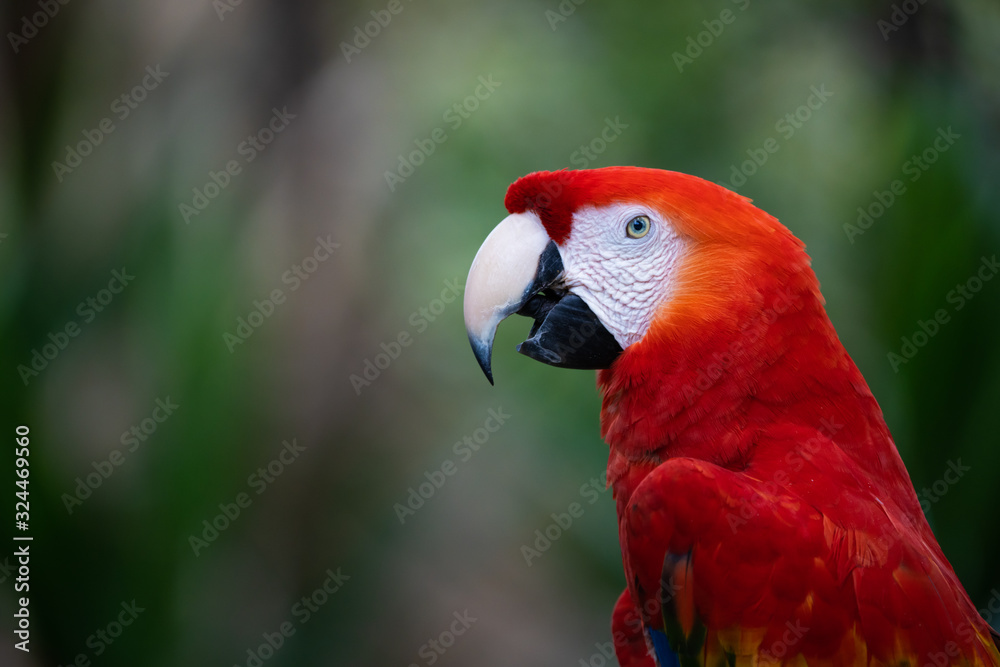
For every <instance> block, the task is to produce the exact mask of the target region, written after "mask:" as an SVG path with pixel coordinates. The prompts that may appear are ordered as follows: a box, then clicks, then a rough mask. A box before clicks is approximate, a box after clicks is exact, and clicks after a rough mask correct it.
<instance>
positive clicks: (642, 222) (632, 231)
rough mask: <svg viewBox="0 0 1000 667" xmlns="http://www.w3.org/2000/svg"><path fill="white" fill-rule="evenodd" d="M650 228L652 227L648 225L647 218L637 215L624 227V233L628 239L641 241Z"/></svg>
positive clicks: (650, 224)
mask: <svg viewBox="0 0 1000 667" xmlns="http://www.w3.org/2000/svg"><path fill="white" fill-rule="evenodd" d="M650 227H652V223H650V221H649V217H648V216H645V215H637V216H635V217H634V218H632V219H631V220H629V221H628V224H627V225H625V233H626V234H628V235H629V238H633V239H641V238H642V237H643V236H645V235H646V234H648V233H649V228H650Z"/></svg>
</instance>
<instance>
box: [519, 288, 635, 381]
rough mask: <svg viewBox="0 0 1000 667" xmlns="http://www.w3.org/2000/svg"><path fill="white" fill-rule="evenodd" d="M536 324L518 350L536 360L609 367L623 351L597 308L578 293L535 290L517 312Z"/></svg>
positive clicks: (578, 366)
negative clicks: (592, 306)
mask: <svg viewBox="0 0 1000 667" xmlns="http://www.w3.org/2000/svg"><path fill="white" fill-rule="evenodd" d="M517 314H518V315H524V316H526V317H531V318H533V319H534V320H535V324H534V325H533V326H532V327H531V333H530V334H528V339H527V340H526V341H524V342H523V343H521V344H520V345H518V346H517V351H518V352H520V353H521V354H523V355H526V356H528V357H531V358H532V359H534V360H536V361H541V362H542V363H546V364H549V365H551V366H558V367H560V368H576V369H584V370H594V369H599V368H609V367H610V366H611V364H612V363H613V362H614V360H615V359H617V358H618V355H620V354H621V353H622V348H621V345H619V344H618V341H617V340H615V337H614V336H612V335H611V333H610V332H609V331H608V330H607V329H606V328H605V327H604V325H603V324H601V321H600V320H599V319H597V316H596V315H594V312H593V311H592V310H591V309H590V308H589V307H588V306H587V304H586V303H584V301H583V299H581V298H580V297H578V296H577V295H575V294H570V293H569V292H564V293H562V294H559V293H557V292H551V291H550V292H546V293H543V294H535V295H534V296H532V297H531V298H530V299H528V301H527V302H526V303H525V304H524V306H523V307H522V308H521V310H519V311H518V312H517Z"/></svg>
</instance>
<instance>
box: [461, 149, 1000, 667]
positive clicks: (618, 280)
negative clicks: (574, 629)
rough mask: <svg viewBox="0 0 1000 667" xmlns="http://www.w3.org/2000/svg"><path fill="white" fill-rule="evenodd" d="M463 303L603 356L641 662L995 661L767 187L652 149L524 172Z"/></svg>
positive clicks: (564, 355)
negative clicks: (758, 197)
mask: <svg viewBox="0 0 1000 667" xmlns="http://www.w3.org/2000/svg"><path fill="white" fill-rule="evenodd" d="M505 204H506V207H507V210H508V212H509V213H510V215H509V216H508V217H507V218H505V219H504V220H503V221H502V222H501V223H500V224H499V225H498V226H497V227H496V228H495V229H494V230H493V232H492V233H490V235H489V236H488V237H487V239H486V240H485V242H484V243H483V246H482V247H481V248H480V250H479V252H478V254H477V255H476V258H475V260H474V261H473V263H472V268H471V269H470V272H469V278H468V281H467V283H466V292H465V321H466V328H467V330H468V334H469V340H470V342H471V344H472V348H473V351H474V352H475V355H476V357H477V359H478V361H479V363H480V366H481V367H482V369H483V371H484V372H485V373H486V376H487V377H488V378H489V380H490V382H491V383H492V382H493V376H492V370H491V354H492V346H493V337H494V334H495V332H496V329H497V326H498V325H499V324H500V322H501V321H502V320H503V319H505V318H506V317H508V316H509V315H511V314H515V313H517V314H520V315H525V316H527V317H530V318H532V319H533V320H534V325H533V326H532V328H531V332H530V334H529V336H528V339H527V340H525V341H524V342H523V343H521V344H520V345H519V346H518V350H519V351H520V352H522V353H523V354H526V355H527V356H529V357H531V358H533V359H536V360H538V361H542V362H544V363H547V364H551V365H553V366H560V367H564V368H582V369H596V370H598V374H597V384H598V388H599V389H600V391H601V393H602V395H603V404H602V409H601V434H602V436H603V438H604V439H605V440H606V442H607V443H608V445H609V447H610V456H609V459H608V485H609V486H610V487H611V488H612V489H613V492H614V498H615V500H616V502H617V512H618V527H619V530H618V532H619V540H620V542H621V550H622V560H623V563H624V569H625V577H626V582H627V588H626V590H625V592H624V593H623V594H622V595H621V597H620V598H619V600H618V603H617V605H616V606H615V608H614V612H613V614H612V636H613V640H614V644H615V650H616V652H617V656H618V661H619V663H620V664H621V665H622V666H623V667H632V666H636V667H638V666H642V667H651V666H653V665H661V666H666V665H722V664H729V665H758V664H797V665H798V664H809V665H821V664H822V665H909V666H911V667H922V666H923V665H933V666H934V667H943V666H944V665H959V664H961V665H1000V654H998V649H997V642H998V637H997V635H996V633H995V632H994V631H993V630H992V629H991V628H990V627H989V626H988V625H987V624H986V622H985V621H984V620H983V618H982V617H981V616H980V615H979V613H978V612H977V610H976V607H975V606H974V605H973V604H972V602H971V601H970V599H969V596H968V594H967V593H966V592H965V590H964V589H963V587H962V585H961V583H960V582H959V580H958V578H957V576H956V575H955V572H954V570H953V569H952V567H951V565H950V564H949V563H948V560H947V559H946V558H945V556H944V553H943V552H942V551H941V547H940V546H939V545H938V543H937V541H936V540H935V538H934V535H933V533H932V532H931V529H930V526H929V525H928V524H927V521H926V520H925V518H924V516H923V513H922V512H921V510H920V503H919V501H918V500H917V495H916V493H915V491H914V489H913V484H912V482H911V481H910V478H909V475H908V474H907V471H906V468H905V467H904V465H903V461H902V459H901V458H900V456H899V453H898V452H897V450H896V446H895V444H894V443H893V440H892V436H891V435H890V433H889V430H888V428H887V427H886V424H885V421H884V419H883V417H882V411H881V409H880V408H879V406H878V403H877V402H876V401H875V398H874V397H873V396H872V393H871V391H870V390H869V388H868V385H867V383H866V382H865V380H864V378H863V377H862V376H861V373H860V372H859V371H858V368H857V366H855V364H854V362H853V361H852V360H851V358H850V356H849V355H848V354H847V352H846V350H845V349H844V346H843V345H842V344H841V342H840V340H839V338H838V337H837V333H836V332H835V331H834V328H833V325H832V324H831V322H830V319H829V318H828V317H827V315H826V311H825V310H824V307H823V304H824V299H823V297H822V295H821V294H820V291H819V284H818V281H817V279H816V276H815V274H814V273H813V271H812V269H811V268H810V266H809V261H810V260H809V257H808V255H807V254H806V252H805V249H804V245H803V244H802V242H801V241H799V240H798V239H797V238H795V236H793V235H792V233H791V232H790V231H789V230H788V229H786V228H785V227H784V226H782V225H781V224H780V223H779V222H778V221H777V220H776V219H775V218H773V217H772V216H770V215H768V214H767V213H765V212H764V211H762V210H760V209H758V208H756V207H755V206H753V205H752V204H751V203H750V200H749V199H747V198H745V197H742V196H740V195H738V194H736V193H734V192H731V191H729V190H727V189H725V188H723V187H720V186H718V185H715V184H713V183H710V182H708V181H704V180H702V179H699V178H696V177H694V176H689V175H686V174H681V173H676V172H669V171H661V170H657V169H643V168H637V167H608V168H604V169H592V170H578V171H571V170H563V171H556V172H537V173H533V174H529V175H527V176H525V177H523V178H521V179H519V180H517V181H516V182H515V183H514V184H512V185H511V186H510V188H509V189H508V191H507V197H506V201H505Z"/></svg>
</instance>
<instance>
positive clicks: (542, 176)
mask: <svg viewBox="0 0 1000 667" xmlns="http://www.w3.org/2000/svg"><path fill="white" fill-rule="evenodd" d="M505 205H506V208H507V210H508V212H509V213H510V215H508V216H507V217H506V218H505V219H504V220H503V221H502V222H501V223H500V224H499V225H498V226H497V227H496V228H495V229H494V230H493V231H492V232H491V233H490V235H489V236H488V237H487V238H486V241H485V242H484V243H483V245H482V247H481V248H480V249H479V252H478V253H477V254H476V257H475V259H474V260H473V263H472V267H471V269H470V271H469V277H468V281H467V283H466V289H465V304H464V307H465V323H466V329H467V331H468V334H469V341H470V343H471V345H472V349H473V351H474V352H475V355H476V358H477V359H478V361H479V364H480V366H481V367H482V369H483V371H484V373H485V374H486V377H487V378H488V379H489V380H490V382H491V383H492V382H493V376H492V368H491V355H492V347H493V339H494V335H495V333H496V330H497V327H498V326H499V324H500V322H501V321H503V320H504V319H506V318H507V317H509V316H510V315H513V314H519V315H523V316H527V317H530V318H532V319H533V320H534V325H533V326H532V328H531V331H530V333H529V335H528V338H527V340H525V341H524V342H523V343H521V344H520V345H519V346H518V351H519V352H521V353H522V354H525V355H527V356H529V357H531V358H533V359H536V360H538V361H542V362H544V363H547V364H551V365H553V366H559V367H564V368H577V369H606V368H610V367H611V366H612V364H614V363H615V362H616V361H617V360H618V359H619V358H621V357H622V356H623V355H625V354H626V351H628V355H635V354H636V353H637V352H638V351H639V350H640V349H646V350H651V349H653V348H659V347H662V346H663V345H670V344H671V343H677V342H679V341H677V340H676V336H675V335H674V334H676V333H677V332H680V331H683V332H685V337H686V338H689V339H690V338H691V337H692V336H697V335H698V332H699V331H702V332H703V333H705V334H706V335H708V331H707V329H705V325H706V324H707V323H709V322H712V323H714V326H713V329H715V328H717V326H718V325H719V323H720V322H722V323H724V322H726V321H729V323H730V328H731V327H738V326H739V325H738V321H737V320H738V319H739V316H740V314H741V313H744V314H745V312H746V311H748V310H750V311H757V312H759V311H760V310H761V309H762V308H763V307H766V306H764V305H763V304H766V303H768V302H769V301H770V300H772V299H773V293H776V292H778V291H781V290H782V289H785V290H787V289H788V288H789V286H791V287H793V288H794V289H796V290H805V291H806V292H812V293H814V294H815V295H816V296H817V297H818V287H817V286H816V284H815V277H814V276H813V274H812V272H811V270H809V269H808V263H809V259H808V256H807V255H806V254H805V252H804V249H803V245H802V243H801V242H800V241H798V240H797V239H796V238H795V237H794V236H793V235H792V234H791V232H789V231H788V230H787V229H786V228H785V227H784V226H782V225H781V224H780V223H779V222H778V221H777V220H776V219H775V218H773V217H772V216H770V215H768V214H767V213H765V212H764V211H761V210H760V209H758V208H756V207H754V206H753V205H752V204H751V203H750V200H749V199H747V198H745V197H742V196H740V195H738V194H736V193H734V192H731V191H730V190H727V189H725V188H723V187H721V186H718V185H715V184H714V183H710V182H708V181H705V180H702V179H700V178H697V177H694V176H689V175H687V174H681V173H677V172H670V171H663V170H659V169H646V168H639V167H607V168H603V169H590V170H563V171H556V172H536V173H533V174H529V175H527V176H524V177H523V178H521V179H519V180H517V181H516V182H514V183H513V184H512V185H511V186H510V188H509V189H508V191H507V196H506V200H505Z"/></svg>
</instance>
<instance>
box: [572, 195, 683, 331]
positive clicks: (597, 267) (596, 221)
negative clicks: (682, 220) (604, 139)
mask: <svg viewBox="0 0 1000 667" xmlns="http://www.w3.org/2000/svg"><path fill="white" fill-rule="evenodd" d="M641 215H644V216H646V217H648V218H649V220H650V223H651V226H650V229H649V232H648V233H647V234H646V235H645V236H643V237H642V238H632V237H630V236H629V235H628V233H627V231H626V229H627V226H628V224H629V222H630V221H631V220H632V219H634V218H635V217H636V216H641ZM571 229H572V231H571V233H570V236H569V238H568V239H566V241H565V242H564V243H563V244H562V245H561V246H560V247H559V254H560V255H561V256H562V260H563V266H564V267H565V269H566V287H567V288H569V289H570V291H572V292H573V293H574V294H576V295H577V296H579V297H580V298H581V299H583V301H584V303H586V304H587V306H588V307H589V308H590V309H591V310H592V311H593V312H594V314H595V315H597V317H598V319H600V320H601V323H602V324H603V325H604V326H605V328H606V329H607V330H608V331H610V332H611V334H612V335H613V336H614V337H615V339H616V340H617V341H618V344H619V345H621V346H622V348H623V349H624V348H626V347H628V346H629V345H631V344H632V343H635V342H636V341H638V340H639V339H641V338H642V337H643V336H644V335H646V331H647V330H648V329H649V325H650V323H651V322H652V321H653V317H654V316H655V315H656V311H657V310H658V309H659V307H660V305H661V304H662V303H663V302H664V301H665V300H666V299H668V298H669V297H670V294H671V293H672V291H673V288H674V280H675V277H676V273H677V270H678V267H679V265H680V259H681V257H682V256H683V254H684V251H685V249H686V244H685V242H684V239H682V238H681V237H680V236H679V235H678V234H677V232H676V231H675V230H674V228H673V227H672V226H671V225H670V223H669V222H667V221H666V220H665V219H664V218H663V217H662V216H661V215H660V214H659V213H658V212H657V211H656V210H654V209H652V208H648V207H644V206H641V205H638V204H632V203H627V204H612V205H610V206H604V207H601V208H596V207H593V206H590V207H586V208H582V209H580V210H578V211H577V212H576V213H575V214H574V215H573V226H572V228H571Z"/></svg>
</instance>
